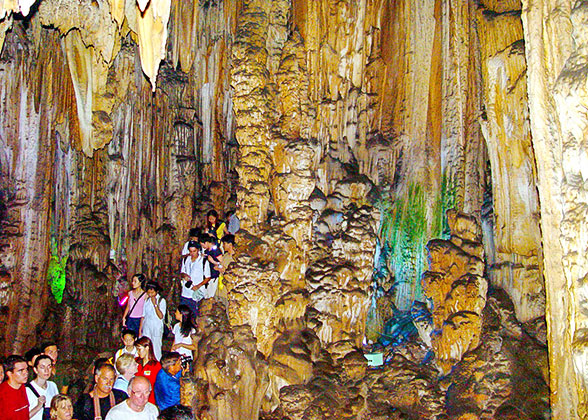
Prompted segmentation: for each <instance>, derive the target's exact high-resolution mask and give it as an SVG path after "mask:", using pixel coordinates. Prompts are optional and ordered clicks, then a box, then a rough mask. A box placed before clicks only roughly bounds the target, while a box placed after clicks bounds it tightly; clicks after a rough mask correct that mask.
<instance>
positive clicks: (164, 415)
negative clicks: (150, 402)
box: [157, 404, 194, 420]
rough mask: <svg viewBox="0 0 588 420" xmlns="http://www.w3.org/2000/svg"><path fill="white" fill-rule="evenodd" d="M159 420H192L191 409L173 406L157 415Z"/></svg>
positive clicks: (183, 406)
mask: <svg viewBox="0 0 588 420" xmlns="http://www.w3.org/2000/svg"><path fill="white" fill-rule="evenodd" d="M157 418H158V419H159V420H194V415H193V414H192V409H191V408H190V407H186V406H185V405H179V404H178V405H173V406H171V407H168V408H166V409H165V410H163V411H162V412H161V413H159V417H157Z"/></svg>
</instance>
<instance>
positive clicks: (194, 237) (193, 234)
mask: <svg viewBox="0 0 588 420" xmlns="http://www.w3.org/2000/svg"><path fill="white" fill-rule="evenodd" d="M200 234H201V232H200V229H198V228H192V229H190V231H189V232H188V240H187V241H186V243H185V244H184V246H183V248H182V257H185V256H187V255H188V254H189V253H190V250H189V248H188V245H190V242H191V241H194V242H198V238H199V237H200Z"/></svg>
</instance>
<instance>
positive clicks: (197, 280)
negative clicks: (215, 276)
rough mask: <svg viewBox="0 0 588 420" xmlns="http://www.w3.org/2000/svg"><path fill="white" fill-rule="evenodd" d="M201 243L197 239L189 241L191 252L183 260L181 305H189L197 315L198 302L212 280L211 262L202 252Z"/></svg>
mask: <svg viewBox="0 0 588 420" xmlns="http://www.w3.org/2000/svg"><path fill="white" fill-rule="evenodd" d="M200 250H201V247H200V244H199V243H198V242H196V241H190V242H189V243H188V251H189V254H188V256H187V257H185V258H184V260H183V261H182V274H181V277H180V281H181V282H182V295H181V296H180V305H187V306H188V307H189V308H190V309H192V313H193V314H194V315H196V313H197V312H198V302H199V301H200V300H202V298H203V297H204V291H205V287H204V284H206V283H207V282H208V281H209V280H210V264H209V263H208V261H206V260H205V259H204V256H203V255H202V253H201V252H200Z"/></svg>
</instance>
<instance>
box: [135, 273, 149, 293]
mask: <svg viewBox="0 0 588 420" xmlns="http://www.w3.org/2000/svg"><path fill="white" fill-rule="evenodd" d="M135 277H136V278H137V279H139V283H140V284H141V286H140V287H141V289H144V288H145V283H147V277H145V274H143V273H137V274H135V275H134V276H133V277H131V286H132V281H133V279H134V278H135Z"/></svg>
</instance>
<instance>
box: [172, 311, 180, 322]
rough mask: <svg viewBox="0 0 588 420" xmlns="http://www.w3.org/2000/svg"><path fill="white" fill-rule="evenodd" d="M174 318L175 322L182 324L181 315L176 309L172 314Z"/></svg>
mask: <svg viewBox="0 0 588 420" xmlns="http://www.w3.org/2000/svg"><path fill="white" fill-rule="evenodd" d="M174 316H175V317H176V321H178V322H182V314H181V313H180V311H178V310H177V309H176V313H175V314H174Z"/></svg>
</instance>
